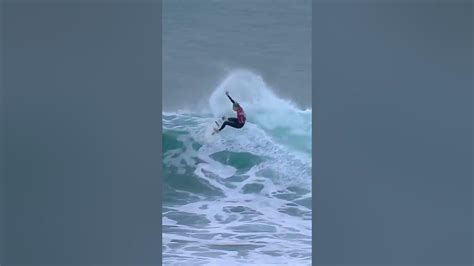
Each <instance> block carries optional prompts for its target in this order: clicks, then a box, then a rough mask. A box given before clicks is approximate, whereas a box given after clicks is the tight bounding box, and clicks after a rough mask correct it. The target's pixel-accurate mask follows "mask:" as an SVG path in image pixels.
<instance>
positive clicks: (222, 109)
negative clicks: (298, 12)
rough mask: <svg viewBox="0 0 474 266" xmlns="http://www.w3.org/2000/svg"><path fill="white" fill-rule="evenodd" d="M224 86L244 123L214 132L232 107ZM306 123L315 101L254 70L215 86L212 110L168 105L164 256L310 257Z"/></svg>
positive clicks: (202, 259)
mask: <svg viewBox="0 0 474 266" xmlns="http://www.w3.org/2000/svg"><path fill="white" fill-rule="evenodd" d="M244 83H248V86H245V85H244ZM233 85H236V87H238V88H239V90H236V89H234V86H233ZM237 85H238V86H237ZM223 88H226V89H229V90H231V94H232V95H235V97H236V98H237V99H239V100H240V103H241V104H242V105H243V107H244V108H245V110H246V112H247V116H248V122H247V123H246V125H245V126H244V127H243V128H242V129H234V128H225V129H224V130H223V131H222V132H221V133H220V134H217V135H214V136H212V135H211V132H212V127H213V126H214V118H215V117H220V115H221V114H223V113H226V114H228V112H227V111H228V109H230V104H229V103H228V100H225V98H222V99H224V100H222V99H221V96H222V95H223V91H222V90H223ZM250 90H252V92H253V93H254V94H253V96H252V97H248V98H246V97H244V96H243V95H244V94H248V93H250ZM255 92H257V94H255ZM259 95H260V96H259ZM224 97H225V95H224ZM264 102H266V103H267V104H263V105H262V103H264ZM222 103H223V104H222ZM269 103H273V104H275V103H277V104H278V106H279V110H278V112H275V110H273V108H272V107H271V106H272V105H271V104H269ZM221 104H222V106H221ZM274 116H276V117H274ZM276 118H277V119H276ZM310 129H311V110H299V109H298V108H297V107H295V106H294V105H292V104H291V103H290V102H287V101H285V100H283V99H279V98H278V97H277V96H276V95H275V94H274V93H273V92H272V91H271V90H270V89H269V88H267V87H266V86H265V83H264V81H263V80H262V79H261V78H260V77H259V76H258V75H255V74H253V73H252V72H249V71H236V72H234V73H233V74H231V75H230V76H229V77H228V78H227V79H226V80H225V81H224V82H223V83H222V84H221V86H219V87H217V88H216V90H215V94H213V95H211V97H210V98H209V108H208V110H202V111H201V112H199V113H192V114H191V113H189V112H186V111H183V112H179V113H163V172H164V203H163V262H164V265H202V264H204V265H209V264H211V265H222V263H225V264H226V265H234V264H235V265H249V264H250V265H265V264H270V265H274V264H281V263H284V264H285V265H310V264H311V214H312V209H311V208H312V207H311V198H312V194H311V130H310Z"/></svg>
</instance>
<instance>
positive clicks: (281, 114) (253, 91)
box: [209, 70, 311, 135]
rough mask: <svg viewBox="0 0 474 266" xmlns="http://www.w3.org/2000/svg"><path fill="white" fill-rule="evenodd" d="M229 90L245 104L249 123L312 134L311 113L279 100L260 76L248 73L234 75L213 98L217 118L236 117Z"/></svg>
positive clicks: (224, 82) (220, 86)
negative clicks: (227, 92) (222, 116)
mask: <svg viewBox="0 0 474 266" xmlns="http://www.w3.org/2000/svg"><path fill="white" fill-rule="evenodd" d="M226 91H229V93H230V94H231V95H232V97H233V98H234V99H235V100H236V101H237V102H239V103H240V104H241V105H242V107H243V108H244V110H245V112H246V114H247V119H248V121H249V122H253V123H257V124H259V125H260V126H262V127H263V128H265V129H270V130H272V129H276V128H286V129H291V130H292V132H293V133H294V134H300V135H311V120H310V118H311V110H301V109H299V108H298V107H297V106H296V105H295V104H294V103H292V102H291V101H290V100H286V99H281V98H279V97H277V96H276V94H275V93H274V92H273V91H272V89H271V88H270V87H269V86H268V85H267V84H266V83H265V81H264V80H263V78H262V77H260V76H259V75H257V74H255V73H253V72H251V71H248V70H236V71H233V72H231V73H230V74H229V76H227V78H226V79H224V81H223V82H222V83H221V84H220V85H219V86H218V87H217V88H216V89H215V90H214V91H213V93H212V94H211V96H210V98H209V107H210V109H211V112H212V114H213V115H214V116H215V117H220V116H221V115H223V114H225V115H227V116H232V115H233V113H232V109H231V105H229V101H228V100H227V98H226V96H225V92H226ZM308 118H309V119H308Z"/></svg>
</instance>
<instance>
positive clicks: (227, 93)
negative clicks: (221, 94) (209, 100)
mask: <svg viewBox="0 0 474 266" xmlns="http://www.w3.org/2000/svg"><path fill="white" fill-rule="evenodd" d="M225 95H227V97H229V100H230V101H231V102H232V103H235V101H234V99H232V97H230V95H229V92H228V91H226V92H225Z"/></svg>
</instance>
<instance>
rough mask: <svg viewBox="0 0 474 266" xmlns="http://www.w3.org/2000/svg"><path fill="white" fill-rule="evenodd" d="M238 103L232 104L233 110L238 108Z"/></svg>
mask: <svg viewBox="0 0 474 266" xmlns="http://www.w3.org/2000/svg"><path fill="white" fill-rule="evenodd" d="M239 107H240V105H239V104H238V103H234V104H233V105H232V109H234V111H237V109H239Z"/></svg>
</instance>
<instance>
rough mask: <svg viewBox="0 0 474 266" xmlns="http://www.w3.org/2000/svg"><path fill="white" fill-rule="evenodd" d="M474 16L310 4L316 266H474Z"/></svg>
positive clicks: (438, 8)
mask: <svg viewBox="0 0 474 266" xmlns="http://www.w3.org/2000/svg"><path fill="white" fill-rule="evenodd" d="M472 13H473V3H472V1H464V0H460V1H456V0H453V1H447V0H446V1H443V0H440V1H379V2H377V1H364V0H361V1H326V0H316V1H314V2H313V68H312V69H313V89H314V92H313V110H314V112H313V162H314V164H313V169H314V170H313V178H314V182H313V193H314V195H313V200H314V203H313V206H314V209H313V264H314V265H466V266H467V265H473V252H472V251H473V243H472V237H473V227H472V225H473V220H472V212H473V205H472V204H473V198H472V190H473V183H472V178H473V172H472V171H473V169H472V162H473V158H472V148H473V145H472V144H473V143H472V136H473V132H472V121H473V120H472V113H473V110H472V88H473V76H472V73H473V32H474V29H473V16H472Z"/></svg>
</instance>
